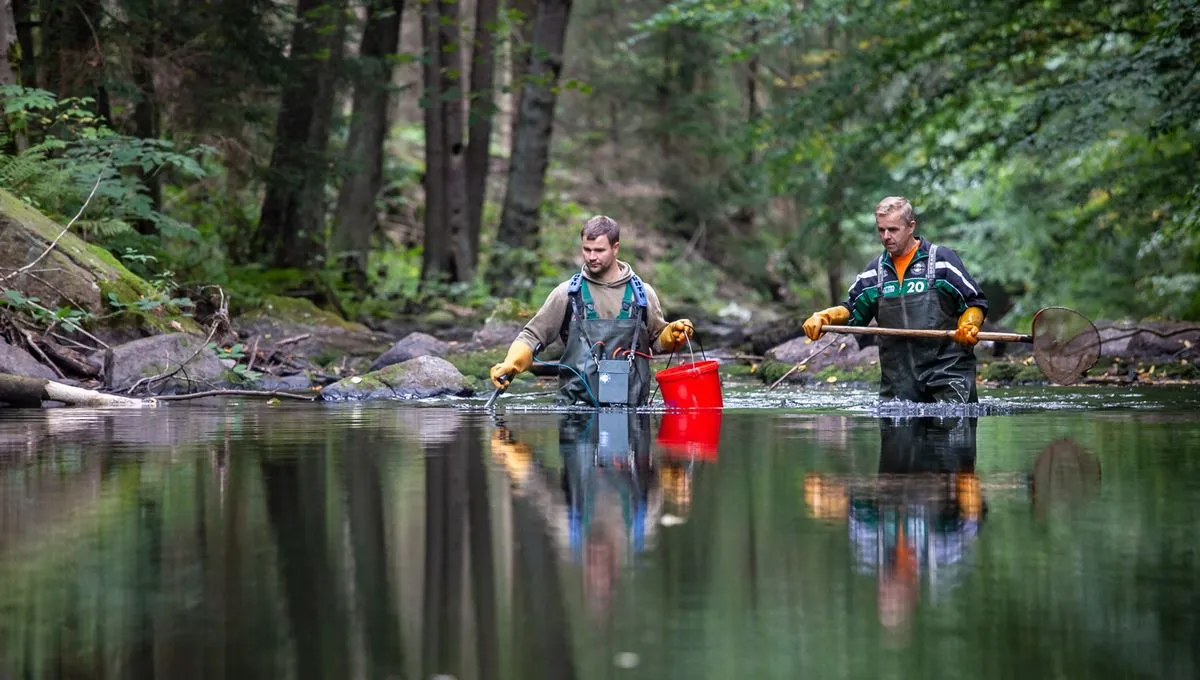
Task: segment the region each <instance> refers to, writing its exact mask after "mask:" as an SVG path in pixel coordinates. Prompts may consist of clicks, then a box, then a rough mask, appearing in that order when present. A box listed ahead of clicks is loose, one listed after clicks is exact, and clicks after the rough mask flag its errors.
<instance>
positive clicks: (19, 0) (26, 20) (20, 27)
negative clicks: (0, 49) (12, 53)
mask: <svg viewBox="0 0 1200 680" xmlns="http://www.w3.org/2000/svg"><path fill="white" fill-rule="evenodd" d="M36 2H37V0H12V11H13V17H14V19H16V29H17V42H19V43H20V44H21V72H20V76H21V84H22V85H24V86H25V87H37V86H38V81H37V55H36V54H35V52H36V50H35V49H34V43H33V22H32V21H31V20H30V17H29V7H30V5H31V4H36Z"/></svg>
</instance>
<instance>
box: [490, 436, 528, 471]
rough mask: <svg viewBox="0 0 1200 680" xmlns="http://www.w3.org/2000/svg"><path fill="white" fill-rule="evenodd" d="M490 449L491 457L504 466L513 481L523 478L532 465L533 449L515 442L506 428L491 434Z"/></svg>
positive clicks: (523, 443)
mask: <svg viewBox="0 0 1200 680" xmlns="http://www.w3.org/2000/svg"><path fill="white" fill-rule="evenodd" d="M491 449H492V456H493V457H494V458H495V459H496V460H498V461H500V463H502V464H503V465H504V469H505V471H507V472H508V474H509V476H510V477H511V478H512V479H514V480H519V479H521V478H522V477H524V476H525V474H526V473H527V472H528V471H529V469H530V467H532V465H533V449H531V448H529V445H528V444H526V443H525V442H519V441H515V440H514V439H513V436H512V433H511V432H509V431H508V429H507V428H503V427H500V428H496V430H495V431H494V432H492V441H491Z"/></svg>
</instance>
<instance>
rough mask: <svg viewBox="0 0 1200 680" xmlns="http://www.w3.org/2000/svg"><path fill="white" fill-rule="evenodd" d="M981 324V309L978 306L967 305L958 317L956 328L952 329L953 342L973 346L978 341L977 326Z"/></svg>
mask: <svg viewBox="0 0 1200 680" xmlns="http://www.w3.org/2000/svg"><path fill="white" fill-rule="evenodd" d="M982 325H983V310H982V309H980V308H978V307H967V311H965V312H963V313H962V316H960V317H958V330H956V331H954V342H957V343H958V344H960V345H966V346H967V347H974V346H975V343H977V342H979V339H978V338H976V337H975V336H976V335H979V327H980V326H982Z"/></svg>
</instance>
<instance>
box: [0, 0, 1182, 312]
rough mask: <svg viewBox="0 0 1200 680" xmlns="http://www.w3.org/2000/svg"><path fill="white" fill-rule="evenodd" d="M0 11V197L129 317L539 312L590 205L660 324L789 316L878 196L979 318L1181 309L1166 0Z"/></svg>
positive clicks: (190, 0) (391, 3)
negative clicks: (621, 234)
mask: <svg viewBox="0 0 1200 680" xmlns="http://www.w3.org/2000/svg"><path fill="white" fill-rule="evenodd" d="M2 7H3V12H2V13H0V58H2V61H0V97H2V99H3V116H2V120H0V146H2V149H3V155H2V156H0V187H2V188H3V189H4V190H6V191H7V192H9V193H10V194H11V195H12V196H15V197H17V198H19V200H20V201H22V202H24V203H25V204H27V205H28V206H31V207H33V208H36V209H37V210H40V211H41V212H43V213H45V214H46V215H47V216H49V217H50V218H52V219H53V220H55V221H56V222H57V223H59V224H62V225H68V226H70V228H71V231H72V233H74V234H75V235H76V236H79V237H81V238H83V239H86V240H87V241H88V242H90V243H91V244H94V245H96V246H98V247H101V248H103V249H105V250H107V251H108V252H109V253H111V254H112V255H113V257H115V258H116V259H118V260H120V261H121V262H122V263H123V264H124V265H125V266H126V267H128V268H129V269H130V270H131V271H133V272H134V273H136V274H138V275H139V276H141V277H143V278H144V279H145V280H146V281H149V282H151V283H152V285H153V289H154V290H155V291H158V293H157V295H158V297H157V298H156V299H152V300H147V299H145V296H143V299H141V300H138V301H136V302H137V304H139V305H142V306H143V307H145V306H152V305H155V304H162V305H173V304H174V305H181V306H185V307H186V306H187V305H188V304H190V301H189V296H193V297H194V295H193V293H194V291H196V290H197V289H198V288H199V287H200V286H203V285H206V284H210V283H216V284H219V285H222V286H224V287H225V289H226V290H227V291H228V293H229V295H230V299H231V301H232V302H233V304H247V303H248V302H252V301H253V300H255V299H256V298H257V297H261V296H263V295H267V294H275V295H289V296H298V297H307V298H309V299H311V300H313V301H314V302H316V303H317V304H318V305H320V306H322V307H324V308H326V309H330V310H333V311H336V312H337V313H339V314H341V315H343V316H345V317H346V318H350V319H354V320H362V321H365V322H370V321H371V320H379V319H385V318H390V317H395V316H397V315H405V314H415V313H420V312H422V311H426V310H430V309H444V308H448V309H453V310H467V311H468V312H473V311H485V310H488V309H490V308H492V307H494V306H495V305H496V304H497V303H498V301H499V300H502V299H504V298H515V299H516V300H517V301H519V302H520V303H521V304H528V303H537V302H540V300H541V299H542V297H543V296H544V295H545V294H546V292H547V291H548V290H549V288H550V286H551V285H553V284H554V283H557V282H558V281H561V280H562V279H563V278H565V277H566V276H567V275H569V273H570V271H571V270H572V269H574V268H575V267H576V266H578V256H577V239H578V236H577V234H578V228H579V226H580V225H581V224H582V222H583V221H584V220H586V219H587V217H589V216H590V215H593V214H601V213H602V214H608V215H611V216H613V217H614V218H616V219H617V220H618V221H619V222H621V223H622V224H623V225H625V226H626V228H627V229H628V232H627V233H628V234H629V236H628V237H627V239H626V240H627V243H626V248H625V249H623V250H622V256H625V257H627V258H628V259H630V260H631V261H632V262H634V265H635V268H637V269H638V271H639V273H640V274H641V275H642V276H643V277H644V278H646V279H647V280H648V281H650V282H652V283H653V284H654V285H655V286H656V287H657V288H658V289H659V291H660V294H661V295H662V296H663V297H664V299H665V300H666V301H667V304H668V305H673V306H675V307H682V308H686V309H689V310H697V313H701V314H703V313H708V314H710V315H712V316H716V315H718V314H719V312H720V309H721V308H722V307H723V306H725V305H726V304H727V303H728V302H729V301H736V302H738V303H740V304H744V305H752V306H755V307H756V308H758V309H768V310H773V312H774V313H775V314H787V315H795V314H803V313H807V312H808V311H810V310H812V309H816V308H819V307H821V306H825V305H827V304H829V303H831V302H833V301H836V300H840V299H841V298H842V297H843V296H844V294H845V290H846V287H847V286H848V285H849V283H850V282H851V281H852V280H853V278H854V275H855V273H856V272H857V271H858V268H859V267H860V266H861V264H862V263H863V262H865V261H866V260H867V259H868V258H869V257H871V256H872V255H873V254H874V253H875V252H876V251H877V250H878V247H879V246H878V242H877V240H876V237H875V234H874V227H873V221H872V212H871V209H872V207H873V206H874V204H875V202H876V201H877V200H878V199H879V198H881V197H883V196H886V195H896V194H899V195H904V196H907V197H909V198H910V199H911V200H912V201H913V204H914V205H915V206H916V207H917V211H918V219H919V220H920V224H921V226H920V231H921V233H923V234H926V235H928V236H929V237H930V238H932V239H934V240H936V241H938V242H942V243H945V244H947V245H950V246H951V247H953V248H955V249H956V250H957V251H958V252H959V253H960V254H961V255H962V256H963V259H964V261H965V262H966V263H967V264H968V266H970V267H971V268H972V270H973V273H974V275H975V276H976V278H978V279H979V280H980V281H981V283H982V284H983V285H984V286H985V288H986V290H987V292H988V294H989V297H990V298H991V299H992V300H993V314H992V316H993V319H994V320H996V321H1000V320H1003V321H1005V322H1007V323H1010V324H1019V323H1021V322H1022V321H1024V320H1028V318H1029V317H1030V315H1031V314H1032V313H1033V312H1034V311H1035V310H1036V309H1038V308H1040V307H1044V306H1048V305H1051V304H1055V305H1066V306H1071V307H1074V308H1076V309H1078V310H1080V311H1081V312H1083V313H1084V314H1086V315H1088V316H1090V317H1091V318H1093V319H1096V318H1104V319H1134V320H1139V319H1180V320H1195V319H1200V163H1198V162H1197V161H1198V160H1200V154H1198V151H1197V145H1198V144H1200V122H1197V121H1200V74H1198V69H1200V3H1197V2H1193V1H1189V0H1129V1H1126V2H1115V3H1114V2H1099V1H1096V0H1072V1H1070V2H1067V1H1065V0H1039V1H1037V2H1033V1H1028V0H962V1H954V2H948V1H946V0H905V1H902V2H893V3H877V2H865V1H862V0H847V1H843V2H832V1H829V0H810V1H807V2H805V1H798V2H794V1H783V0H728V1H725V2H713V1H712V0H674V1H668V2H646V1H644V0H628V1H624V2H618V1H617V0H575V1H572V0H509V1H508V2H502V1H501V0H466V1H464V2H456V1H454V0H424V1H420V2H412V1H410V2H405V1H404V0H294V1H288V0H240V1H238V2H231V1H227V0H207V1H203V2H198V1H194V0H5V1H4V2H3V3H2ZM11 273H12V272H4V271H0V277H3V276H5V274H11ZM5 289H6V290H5V293H4V305H5V306H6V308H7V309H9V310H10V311H14V312H17V313H20V312H30V311H32V312H39V310H40V312H41V313H45V314H53V315H56V316H57V317H59V318H71V319H74V320H76V321H78V322H80V323H84V322H86V321H88V316H89V315H94V314H95V311H89V310H84V309H70V305H65V306H64V307H60V308H58V309H53V308H47V307H45V306H42V305H37V304H35V303H31V302H30V300H29V298H28V297H27V296H26V295H25V294H23V293H22V291H20V290H18V289H16V288H14V287H9V286H8V285H5ZM112 303H113V304H114V305H129V304H132V303H131V302H130V301H127V300H117V299H115V298H114V299H113V300H112ZM31 304H32V307H31V306H30V305H31Z"/></svg>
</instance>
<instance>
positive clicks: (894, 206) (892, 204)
mask: <svg viewBox="0 0 1200 680" xmlns="http://www.w3.org/2000/svg"><path fill="white" fill-rule="evenodd" d="M894 212H899V213H900V217H901V218H903V219H904V223H905V224H912V223H913V222H916V221H917V214H916V213H915V212H913V207H912V203H909V202H908V199H907V198H905V197H903V196H888V197H887V198H885V199H883V200H882V201H880V202H879V203H878V204H877V205H876V206H875V216H876V217H885V216H887V215H891V214H892V213H894Z"/></svg>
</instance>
